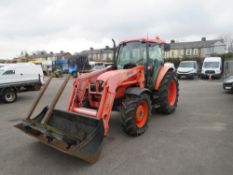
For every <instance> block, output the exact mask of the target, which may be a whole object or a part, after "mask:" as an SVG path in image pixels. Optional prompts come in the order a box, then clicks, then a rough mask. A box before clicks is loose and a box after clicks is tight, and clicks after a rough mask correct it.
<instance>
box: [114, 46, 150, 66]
mask: <svg viewBox="0 0 233 175" xmlns="http://www.w3.org/2000/svg"><path fill="white" fill-rule="evenodd" d="M145 61H146V43H143V42H130V43H126V44H123V45H121V46H120V48H119V52H118V59H117V67H118V69H123V68H124V66H125V65H127V64H135V65H140V64H141V65H142V64H143V63H145Z"/></svg>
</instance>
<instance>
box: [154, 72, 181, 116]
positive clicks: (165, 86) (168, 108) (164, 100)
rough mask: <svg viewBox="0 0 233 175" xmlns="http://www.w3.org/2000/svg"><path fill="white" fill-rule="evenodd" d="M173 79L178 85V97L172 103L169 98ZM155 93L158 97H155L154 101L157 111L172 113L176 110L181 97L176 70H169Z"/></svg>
mask: <svg viewBox="0 0 233 175" xmlns="http://www.w3.org/2000/svg"><path fill="white" fill-rule="evenodd" d="M171 81H173V82H174V83H175V85H176V98H175V100H174V102H173V103H172V104H171V103H170V102H169V100H168V93H169V85H170V82H171ZM154 93H155V94H154V96H156V97H157V99H154V101H153V102H154V104H155V106H156V108H157V111H159V112H161V113H164V114H170V113H172V112H174V111H175V110H176V107H177V102H178V97H179V82H178V79H177V77H176V74H175V72H172V71H169V72H167V74H166V75H165V76H164V78H163V80H162V82H161V84H160V87H159V90H158V91H156V92H154Z"/></svg>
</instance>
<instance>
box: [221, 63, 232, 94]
mask: <svg viewBox="0 0 233 175" xmlns="http://www.w3.org/2000/svg"><path fill="white" fill-rule="evenodd" d="M223 75H224V80H223V89H224V90H231V91H233V61H225V62H224V74H223Z"/></svg>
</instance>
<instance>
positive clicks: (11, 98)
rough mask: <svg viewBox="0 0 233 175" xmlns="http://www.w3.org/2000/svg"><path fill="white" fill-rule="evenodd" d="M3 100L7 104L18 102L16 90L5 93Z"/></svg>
mask: <svg viewBox="0 0 233 175" xmlns="http://www.w3.org/2000/svg"><path fill="white" fill-rule="evenodd" d="M3 100H4V102H5V103H13V102H15V101H16V100H17V92H16V91H15V90H14V89H6V90H4V92H3Z"/></svg>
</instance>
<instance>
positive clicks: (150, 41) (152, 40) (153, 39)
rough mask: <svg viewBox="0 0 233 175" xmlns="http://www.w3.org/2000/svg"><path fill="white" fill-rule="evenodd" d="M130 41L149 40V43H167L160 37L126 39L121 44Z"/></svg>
mask: <svg viewBox="0 0 233 175" xmlns="http://www.w3.org/2000/svg"><path fill="white" fill-rule="evenodd" d="M129 42H148V43H157V44H165V41H163V40H161V39H160V38H159V37H156V38H138V39H131V40H125V41H122V42H120V44H125V43H129Z"/></svg>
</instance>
